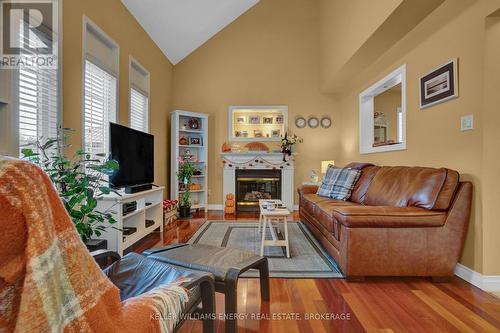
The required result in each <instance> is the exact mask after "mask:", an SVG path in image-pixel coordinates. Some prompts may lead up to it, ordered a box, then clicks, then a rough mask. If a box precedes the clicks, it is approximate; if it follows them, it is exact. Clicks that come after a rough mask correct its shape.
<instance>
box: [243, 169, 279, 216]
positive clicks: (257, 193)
mask: <svg viewBox="0 0 500 333" xmlns="http://www.w3.org/2000/svg"><path fill="white" fill-rule="evenodd" d="M259 199H281V170H271V169H269V170H267V169H259V170H253V169H242V170H236V211H240V212H245V211H247V212H248V211H258V210H259Z"/></svg>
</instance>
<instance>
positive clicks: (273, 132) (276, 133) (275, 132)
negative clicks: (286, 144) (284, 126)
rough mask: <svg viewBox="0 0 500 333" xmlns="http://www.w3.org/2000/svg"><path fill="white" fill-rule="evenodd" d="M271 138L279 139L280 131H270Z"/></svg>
mask: <svg viewBox="0 0 500 333" xmlns="http://www.w3.org/2000/svg"><path fill="white" fill-rule="evenodd" d="M271 137H273V138H279V137H281V131H280V130H279V129H274V130H272V131H271Z"/></svg>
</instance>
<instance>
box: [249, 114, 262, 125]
mask: <svg viewBox="0 0 500 333" xmlns="http://www.w3.org/2000/svg"><path fill="white" fill-rule="evenodd" d="M248 122H249V123H250V124H254V125H256V124H260V117H259V116H249V117H248Z"/></svg>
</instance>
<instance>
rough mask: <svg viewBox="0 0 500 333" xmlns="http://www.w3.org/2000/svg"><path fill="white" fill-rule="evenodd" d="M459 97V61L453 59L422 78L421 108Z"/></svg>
mask: <svg viewBox="0 0 500 333" xmlns="http://www.w3.org/2000/svg"><path fill="white" fill-rule="evenodd" d="M456 97H458V60H457V59H452V60H450V61H449V62H447V63H446V64H444V65H441V66H439V67H438V68H436V69H434V70H433V71H431V72H430V73H427V74H426V75H424V76H422V77H421V78H420V108H421V109H424V108H427V107H429V106H432V105H435V104H438V103H442V102H444V101H447V100H450V99H452V98H456Z"/></svg>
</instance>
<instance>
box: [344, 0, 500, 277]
mask: <svg viewBox="0 0 500 333" xmlns="http://www.w3.org/2000/svg"><path fill="white" fill-rule="evenodd" d="M464 4H466V5H464ZM499 7H500V2H499V1H481V2H471V1H451V2H449V1H448V2H447V3H446V4H445V6H442V7H440V8H438V9H437V10H436V11H435V12H433V13H432V14H431V15H430V16H429V17H428V18H426V19H425V20H424V21H423V22H422V24H421V26H419V27H418V28H417V29H415V30H414V31H412V32H411V33H410V34H409V35H408V36H406V37H405V38H404V39H402V40H401V41H400V42H399V43H398V44H396V45H395V46H394V47H393V49H391V50H389V51H388V52H387V53H386V54H385V55H384V56H383V57H382V58H381V59H377V60H376V61H374V62H373V64H372V65H371V66H370V67H369V68H365V69H363V71H361V73H360V76H359V77H358V78H356V80H355V81H356V82H357V84H356V86H355V87H354V88H352V89H350V90H349V91H348V92H347V93H345V94H343V95H342V96H341V97H339V100H338V101H339V110H341V112H342V115H341V161H342V163H347V162H349V161H353V160H357V161H369V162H373V163H377V164H384V165H424V166H435V167H441V166H445V167H449V168H453V169H456V170H458V171H459V172H460V173H461V174H462V179H465V180H471V181H472V182H473V183H474V191H475V192H474V203H473V214H472V219H471V225H470V228H469V233H468V236H467V240H466V245H465V250H464V254H463V258H462V260H461V262H462V263H463V264H465V265H466V266H468V267H471V268H473V269H474V270H476V271H479V272H482V273H484V274H500V261H499V260H498V253H500V242H498V238H499V235H500V232H499V227H498V221H497V217H496V215H497V213H496V211H497V209H496V205H497V203H498V199H499V198H498V196H499V195H498V188H499V187H498V185H499V184H498V180H497V179H495V178H497V177H496V176H495V174H498V165H499V162H500V161H499V160H500V156H499V154H498V147H499V145H498V143H499V139H500V135H499V134H498V133H499V131H498V128H499V125H500V124H499V122H500V119H499V116H498V112H497V109H498V101H496V100H495V99H494V98H492V99H491V100H490V103H489V104H487V105H488V107H489V108H490V109H488V108H486V109H485V110H483V97H484V96H483V91H484V89H483V87H485V86H489V87H490V88H491V89H498V76H496V77H494V76H489V77H485V76H484V75H483V71H485V69H484V68H483V66H484V55H485V54H484V49H485V22H486V21H485V18H486V16H487V15H489V14H490V13H491V12H492V11H494V10H496V9H497V8H499ZM450 12H452V13H455V16H454V17H453V18H452V19H450V18H449V16H448V15H449V13H450ZM439 21H441V22H445V24H443V25H441V26H439V27H438V28H437V29H436V22H439ZM428 27H434V28H433V29H428ZM494 30H496V31H500V30H499V29H498V27H496V28H495V29H494ZM490 38H493V39H494V40H495V43H496V44H495V45H496V48H495V50H492V52H493V54H495V55H496V59H498V56H499V55H500V47H499V46H498V45H499V44H500V33H498V32H497V33H492V34H491V35H490ZM454 57H458V59H459V79H460V82H459V86H460V97H459V98H458V99H454V100H451V101H448V102H445V103H442V104H439V105H436V106H433V107H430V108H427V109H424V110H420V109H419V97H418V92H419V88H418V82H419V81H418V79H419V77H420V76H421V75H423V74H425V73H427V72H428V71H430V70H432V69H433V68H435V67H436V66H438V65H440V64H442V63H444V62H446V61H448V60H449V59H451V58H454ZM493 57H494V56H493ZM375 59H376V58H375ZM492 63H493V62H492ZM401 64H406V68H407V88H406V92H407V149H406V150H405V151H399V152H388V153H378V154H367V155H360V154H359V152H358V151H359V150H358V144H359V141H358V135H359V131H358V95H359V93H360V92H361V91H363V90H364V89H366V88H367V87H368V86H369V85H371V84H372V83H374V82H376V81H377V80H378V79H380V78H382V77H383V76H385V75H387V74H388V73H390V72H391V71H392V70H394V69H395V68H397V67H399V66H400V65H401ZM495 66H496V67H498V64H495ZM496 67H495V68H496ZM497 70H498V69H497ZM483 83H486V85H483ZM496 95H498V93H496ZM497 99H498V97H497ZM494 109H495V111H493V110H494ZM466 114H472V115H474V120H475V122H474V125H475V129H474V130H473V131H468V132H461V131H460V117H461V116H463V115H466Z"/></svg>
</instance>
